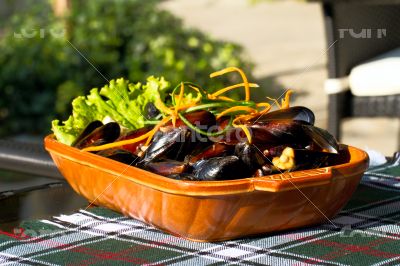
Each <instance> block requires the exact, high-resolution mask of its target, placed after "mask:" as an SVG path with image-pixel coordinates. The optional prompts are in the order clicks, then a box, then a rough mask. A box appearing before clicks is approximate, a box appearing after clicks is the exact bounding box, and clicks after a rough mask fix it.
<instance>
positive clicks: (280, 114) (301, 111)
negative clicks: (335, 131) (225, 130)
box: [248, 106, 315, 125]
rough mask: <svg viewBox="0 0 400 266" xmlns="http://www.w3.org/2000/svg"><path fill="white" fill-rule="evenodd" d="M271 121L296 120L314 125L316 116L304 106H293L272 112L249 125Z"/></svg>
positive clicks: (254, 119)
mask: <svg viewBox="0 0 400 266" xmlns="http://www.w3.org/2000/svg"><path fill="white" fill-rule="evenodd" d="M270 120H294V121H301V122H306V123H307V124H310V125H314V122H315V115H314V113H313V111H311V110H310V109H308V108H307V107H304V106H293V107H289V108H285V109H280V110H276V111H272V112H269V113H266V114H263V115H260V116H258V117H255V118H253V119H251V120H249V121H248V123H249V124H254V123H258V122H260V123H261V122H267V121H270Z"/></svg>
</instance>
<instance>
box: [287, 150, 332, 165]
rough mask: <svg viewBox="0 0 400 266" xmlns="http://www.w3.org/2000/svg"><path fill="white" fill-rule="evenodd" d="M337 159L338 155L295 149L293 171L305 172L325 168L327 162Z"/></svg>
mask: <svg viewBox="0 0 400 266" xmlns="http://www.w3.org/2000/svg"><path fill="white" fill-rule="evenodd" d="M337 157H338V154H335V153H329V152H321V151H312V150H307V149H295V150H294V160H295V162H296V163H295V165H296V166H295V169H294V170H306V169H314V168H320V167H326V166H328V164H329V163H328V162H329V160H332V159H334V158H337Z"/></svg>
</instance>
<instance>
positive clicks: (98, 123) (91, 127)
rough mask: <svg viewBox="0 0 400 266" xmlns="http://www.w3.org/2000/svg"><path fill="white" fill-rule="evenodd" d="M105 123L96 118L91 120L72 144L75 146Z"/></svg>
mask: <svg viewBox="0 0 400 266" xmlns="http://www.w3.org/2000/svg"><path fill="white" fill-rule="evenodd" d="M102 125H103V123H102V122H101V121H99V120H95V121H93V122H90V123H89V124H88V125H87V126H86V127H85V129H84V130H83V131H82V133H81V134H79V136H78V137H77V138H76V139H75V141H74V142H73V143H72V145H71V146H73V147H75V145H76V144H77V143H79V142H80V141H81V140H82V139H84V138H85V137H86V136H87V135H89V134H90V133H92V132H93V131H94V130H95V129H96V128H99V127H101V126H102Z"/></svg>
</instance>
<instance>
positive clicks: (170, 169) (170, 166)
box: [146, 160, 188, 176]
mask: <svg viewBox="0 0 400 266" xmlns="http://www.w3.org/2000/svg"><path fill="white" fill-rule="evenodd" d="M187 169H188V165H187V164H186V163H184V162H181V161H175V160H165V161H160V162H150V163H148V164H146V170H149V171H151V172H153V173H156V174H159V175H163V176H170V175H174V174H183V173H185V172H186V170H187Z"/></svg>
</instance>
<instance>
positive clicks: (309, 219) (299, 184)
mask: <svg viewBox="0 0 400 266" xmlns="http://www.w3.org/2000/svg"><path fill="white" fill-rule="evenodd" d="M45 146H46V149H47V150H48V151H49V152H50V154H51V157H52V158H53V160H54V162H55V163H56V165H57V167H58V169H59V170H60V172H61V173H62V174H63V176H64V177H65V178H66V180H67V181H68V182H69V184H70V185H71V186H72V188H73V189H74V190H75V191H76V192H77V193H79V194H80V195H82V196H83V197H85V198H86V199H88V200H89V201H90V202H93V204H96V205H100V206H104V207H107V208H110V209H113V210H115V211H118V212H121V213H123V214H124V215H127V216H131V217H133V218H136V219H139V220H141V221H144V222H146V223H148V224H151V225H154V226H155V227H157V228H160V229H161V230H163V231H166V232H169V233H171V234H174V235H178V236H181V237H184V238H188V239H191V240H196V241H221V240H228V239H234V238H239V237H243V236H249V235H256V234H263V233H268V232H275V231H280V230H287V229H292V228H297V227H301V226H308V225H312V224H318V223H325V222H328V220H327V218H332V217H333V216H335V214H336V213H337V212H338V211H340V209H341V208H342V207H343V206H344V205H345V204H346V202H347V201H348V200H349V199H350V197H351V195H352V194H353V192H354V191H355V189H356V188H357V185H358V183H359V181H360V179H361V177H362V175H363V173H364V171H365V170H366V169H367V167H368V156H367V154H366V153H365V152H364V151H361V150H359V149H356V148H354V147H348V153H347V155H346V157H347V158H346V159H345V160H346V162H345V163H340V164H338V165H334V166H331V167H325V168H319V169H312V170H305V171H297V172H292V173H285V174H276V175H269V176H265V177H257V178H246V179H238V180H228V181H181V180H174V179H170V178H166V177H163V176H160V175H157V174H154V173H151V172H148V171H145V170H142V169H139V168H136V167H133V166H128V165H126V164H123V163H119V162H117V161H113V160H111V159H107V158H104V157H101V156H98V155H95V154H92V153H88V152H83V151H81V150H78V149H76V148H73V147H70V146H67V145H64V144H61V143H59V142H57V141H56V140H55V139H54V137H53V136H52V135H50V136H47V137H46V138H45ZM343 156H344V155H343ZM232 178H234V176H232ZM325 216H326V217H325Z"/></svg>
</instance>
